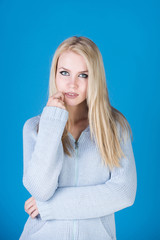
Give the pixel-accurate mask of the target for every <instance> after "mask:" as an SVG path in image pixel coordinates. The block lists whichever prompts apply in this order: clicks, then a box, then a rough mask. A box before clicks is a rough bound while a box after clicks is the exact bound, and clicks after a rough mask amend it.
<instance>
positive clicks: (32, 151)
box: [23, 106, 68, 201]
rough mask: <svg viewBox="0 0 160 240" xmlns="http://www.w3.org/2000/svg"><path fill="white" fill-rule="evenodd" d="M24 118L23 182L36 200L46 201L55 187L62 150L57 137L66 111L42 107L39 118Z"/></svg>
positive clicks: (64, 120) (65, 119)
mask: <svg viewBox="0 0 160 240" xmlns="http://www.w3.org/2000/svg"><path fill="white" fill-rule="evenodd" d="M37 119H38V117H33V118H30V119H28V120H27V121H26V122H25V124H24V126H23V185H24V186H25V188H26V189H27V190H28V191H29V192H30V194H31V195H32V196H33V197H34V198H35V199H37V200H39V201H47V200H49V199H50V198H51V196H52V195H53V194H54V192H55V191H56V189H57V187H58V177H59V174H60V172H61V169H62V164H63V158H64V151H63V146H62V141H61V137H62V134H63V131H64V127H65V125H66V122H67V119H68V111H67V110H65V109H61V108H58V107H51V106H45V107H44V109H43V112H42V114H41V117H40V120H39V131H38V133H37V129H36V128H37V125H36V122H37Z"/></svg>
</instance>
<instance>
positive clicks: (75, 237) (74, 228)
mask: <svg viewBox="0 0 160 240" xmlns="http://www.w3.org/2000/svg"><path fill="white" fill-rule="evenodd" d="M74 143H75V152H76V154H75V186H77V185H78V141H75V142H74ZM77 234H78V220H73V240H77Z"/></svg>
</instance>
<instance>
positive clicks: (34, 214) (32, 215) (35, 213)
mask: <svg viewBox="0 0 160 240" xmlns="http://www.w3.org/2000/svg"><path fill="white" fill-rule="evenodd" d="M38 214H39V212H38V210H37V209H36V210H35V211H34V212H33V213H32V214H31V218H35V217H36V216H37V215H38Z"/></svg>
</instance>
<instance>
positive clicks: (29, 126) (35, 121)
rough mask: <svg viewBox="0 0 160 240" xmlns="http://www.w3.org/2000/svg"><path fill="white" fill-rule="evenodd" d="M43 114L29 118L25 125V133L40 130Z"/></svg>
mask: <svg viewBox="0 0 160 240" xmlns="http://www.w3.org/2000/svg"><path fill="white" fill-rule="evenodd" d="M40 117H41V114H39V115H36V116H34V117H31V118H28V119H27V120H26V121H25V122H24V124H23V131H28V130H33V129H38V125H39V121H40Z"/></svg>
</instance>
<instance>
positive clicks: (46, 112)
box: [41, 106, 69, 122]
mask: <svg viewBox="0 0 160 240" xmlns="http://www.w3.org/2000/svg"><path fill="white" fill-rule="evenodd" d="M68 114H69V113H68V111H67V110H65V109H63V108H59V107H55V106H54V107H53V106H45V107H44V108H43V111H42V114H41V118H42V119H48V120H52V119H53V120H55V119H56V120H60V121H65V122H66V120H67V119H68Z"/></svg>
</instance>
